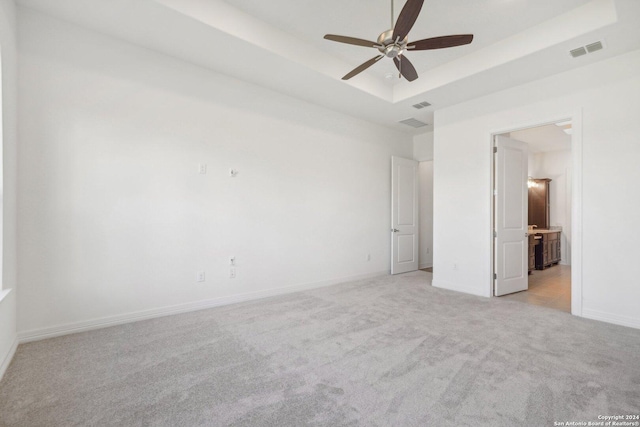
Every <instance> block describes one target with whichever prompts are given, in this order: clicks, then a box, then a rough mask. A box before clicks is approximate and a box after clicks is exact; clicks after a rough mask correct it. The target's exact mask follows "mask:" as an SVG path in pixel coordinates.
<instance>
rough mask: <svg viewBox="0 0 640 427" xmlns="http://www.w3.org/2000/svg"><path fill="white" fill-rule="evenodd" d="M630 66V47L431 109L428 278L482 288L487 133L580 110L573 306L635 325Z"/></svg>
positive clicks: (638, 93)
mask: <svg viewBox="0 0 640 427" xmlns="http://www.w3.org/2000/svg"><path fill="white" fill-rule="evenodd" d="M639 71H640V51H635V52H632V53H629V54H626V55H622V56H618V57H615V58H612V59H609V60H606V61H602V62H599V63H596V64H593V65H590V66H587V67H583V68H580V69H576V70H574V71H571V72H567V73H563V74H559V75H556V76H553V77H550V78H546V79H543V80H539V81H536V82H533V83H530V84H527V85H523V86H519V87H516V88H512V89H509V90H505V91H502V92H498V93H495V94H492V95H489V96H486V97H482V98H478V99H476V100H473V101H469V102H466V103H462V104H459V105H456V106H452V107H450V108H446V109H443V110H439V111H436V114H435V147H434V157H435V158H437V159H438V161H437V162H436V163H435V164H434V183H435V188H434V206H435V210H434V220H435V224H434V282H433V284H434V286H440V287H444V288H449V289H456V290H460V291H464V292H468V293H473V294H478V295H485V296H489V295H490V284H491V277H490V272H491V265H490V264H491V240H492V239H491V213H490V212H491V210H490V201H491V157H492V154H491V149H490V146H491V138H490V136H491V134H492V133H494V132H497V133H502V132H508V131H510V130H512V129H518V128H525V127H530V126H534V125H536V124H540V123H549V122H552V121H554V120H558V119H562V118H566V117H569V116H574V115H581V116H582V123H583V124H582V128H581V129H577V130H574V132H575V133H574V136H576V134H578V135H579V134H582V150H583V151H582V174H583V175H582V176H583V179H582V182H579V183H576V182H574V183H573V188H574V191H578V189H579V188H582V209H581V212H582V235H581V236H580V237H581V238H582V241H583V245H582V248H581V249H582V270H581V272H580V273H581V274H582V277H583V280H582V282H583V287H582V314H583V315H584V316H587V317H591V318H596V319H600V320H606V321H610V322H614V323H620V324H626V325H629V326H634V327H640V286H637V283H638V277H640V263H639V262H638V259H640V246H639V245H638V244H637V238H636V236H635V234H634V233H633V230H635V228H636V226H637V213H638V212H639V211H640V198H639V197H636V194H637V192H636V191H634V190H633V188H635V183H637V182H640V168H639V167H638V158H640V143H639V139H638V138H639V137H638V135H640V121H638V120H637V115H638V112H640V72H639ZM574 123H575V122H574ZM577 184H579V185H577ZM573 240H574V242H576V241H579V240H580V239H578V238H577V236H576V235H575V234H574V236H573ZM573 250H574V253H576V245H575V244H574V248H573ZM578 253H579V251H578ZM454 263H457V264H458V266H459V269H458V270H457V271H454V270H453V268H452V266H453V264H454ZM573 269H574V270H575V269H576V266H575V264H574V266H573Z"/></svg>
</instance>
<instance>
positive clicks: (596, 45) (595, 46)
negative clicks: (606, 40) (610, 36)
mask: <svg viewBox="0 0 640 427" xmlns="http://www.w3.org/2000/svg"><path fill="white" fill-rule="evenodd" d="M602 49H604V44H603V43H602V42H601V41H597V42H593V43H591V44H588V45H586V46H580V47H578V48H575V49H573V50H570V51H569V53H570V54H571V56H573V57H574V58H577V57H579V56H582V55H586V54H587V53H593V52H597V51H599V50H602Z"/></svg>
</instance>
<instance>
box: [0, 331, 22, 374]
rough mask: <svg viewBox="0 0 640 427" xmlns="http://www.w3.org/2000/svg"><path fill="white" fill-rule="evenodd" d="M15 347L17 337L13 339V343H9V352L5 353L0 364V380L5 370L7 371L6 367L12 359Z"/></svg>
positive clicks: (16, 347)
mask: <svg viewBox="0 0 640 427" xmlns="http://www.w3.org/2000/svg"><path fill="white" fill-rule="evenodd" d="M17 349H18V339H17V338H15V339H14V340H13V344H11V348H10V349H9V353H7V355H6V356H5V357H4V360H3V361H2V364H1V365H0V381H2V378H3V377H4V374H5V372H7V369H9V365H10V364H11V361H12V360H13V356H14V355H15V354H16V350H17Z"/></svg>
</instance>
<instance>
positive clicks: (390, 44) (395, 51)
mask: <svg viewBox="0 0 640 427" xmlns="http://www.w3.org/2000/svg"><path fill="white" fill-rule="evenodd" d="M407 40H408V37H405V38H404V40H398V42H397V43H396V42H395V40H393V29H391V30H387V31H385V32H384V33H382V34H380V35H379V36H378V45H380V46H379V47H378V50H379V51H380V53H381V54H383V55H385V56H387V57H388V58H395V57H397V56H399V55H402V52H404V51H405V49H406V48H407Z"/></svg>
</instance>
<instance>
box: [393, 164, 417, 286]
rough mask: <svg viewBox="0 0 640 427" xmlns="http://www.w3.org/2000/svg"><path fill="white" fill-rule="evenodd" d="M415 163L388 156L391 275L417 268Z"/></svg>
mask: <svg viewBox="0 0 640 427" xmlns="http://www.w3.org/2000/svg"><path fill="white" fill-rule="evenodd" d="M418 224H419V217H418V162H417V161H415V160H409V159H403V158H400V157H392V158H391V274H399V273H406V272H408V271H415V270H417V269H418V263H419V252H418V238H419V234H418V232H419V229H418Z"/></svg>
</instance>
